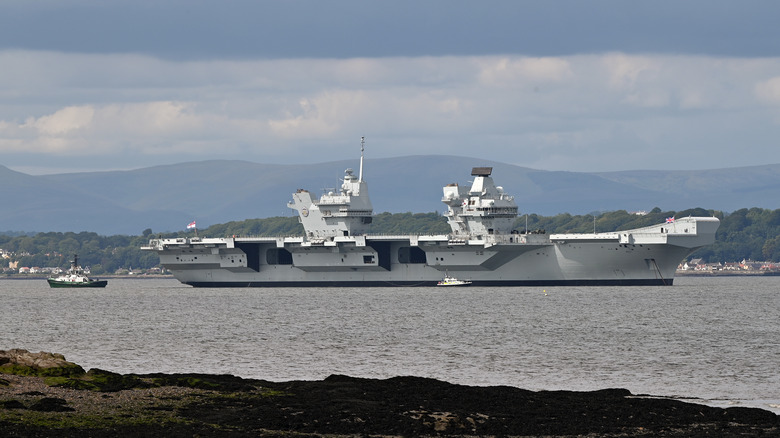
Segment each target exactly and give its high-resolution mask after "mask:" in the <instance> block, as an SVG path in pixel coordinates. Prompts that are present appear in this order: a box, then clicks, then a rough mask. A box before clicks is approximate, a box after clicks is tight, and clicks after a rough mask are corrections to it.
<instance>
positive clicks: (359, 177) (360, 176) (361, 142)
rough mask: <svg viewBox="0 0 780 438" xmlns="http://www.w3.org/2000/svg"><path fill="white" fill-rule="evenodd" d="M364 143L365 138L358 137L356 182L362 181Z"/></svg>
mask: <svg viewBox="0 0 780 438" xmlns="http://www.w3.org/2000/svg"><path fill="white" fill-rule="evenodd" d="M365 144H366V138H365V137H360V173H358V182H363V149H364V146H365Z"/></svg>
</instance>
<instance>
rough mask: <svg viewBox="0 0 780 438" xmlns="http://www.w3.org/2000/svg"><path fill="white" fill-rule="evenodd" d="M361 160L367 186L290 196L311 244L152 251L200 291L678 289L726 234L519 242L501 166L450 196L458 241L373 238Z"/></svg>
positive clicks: (164, 242) (192, 243)
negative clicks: (497, 176)
mask: <svg viewBox="0 0 780 438" xmlns="http://www.w3.org/2000/svg"><path fill="white" fill-rule="evenodd" d="M362 149H363V148H362V146H361V157H360V170H359V173H358V175H355V174H354V171H353V170H352V169H347V170H346V171H345V175H344V178H343V182H342V185H341V188H340V190H338V191H337V192H336V191H331V192H328V193H325V194H323V195H322V196H320V197H319V198H316V197H313V196H312V194H311V193H310V192H309V191H307V190H302V189H301V190H298V191H296V192H295V193H294V194H293V195H292V200H291V201H290V202H289V203H288V204H287V205H288V206H289V207H290V208H292V209H294V210H296V211H297V212H298V218H299V220H300V223H301V224H302V225H303V229H304V234H303V235H302V236H293V237H290V236H279V237H222V238H200V237H186V238H185V237H182V238H168V239H152V240H151V241H150V242H149V245H148V246H145V247H143V249H145V250H152V251H156V252H157V253H158V254H159V256H160V264H161V265H162V266H163V267H165V268H166V269H168V270H169V271H171V272H172V273H173V275H174V276H175V277H176V278H177V279H178V280H179V281H181V282H182V283H185V284H189V285H192V286H199V287H279V286H295V287H309V286H320V287H328V286H334V287H336V286H338V287H350V286H435V285H436V284H437V283H438V282H439V281H440V280H441V279H442V277H443V276H446V275H449V276H452V277H457V278H459V279H468V280H469V281H471V284H472V286H480V285H482V286H525V285H545V286H546V285H671V284H672V283H673V280H674V274H675V270H676V268H677V266H678V264H679V263H680V261H681V260H682V259H684V258H685V257H687V256H688V255H689V254H691V253H692V252H693V251H695V250H696V249H698V248H701V247H702V246H705V245H708V244H711V243H713V242H714V240H715V232H716V230H717V229H718V226H719V224H720V222H719V221H718V219H717V218H714V217H688V218H678V219H676V220H674V221H672V222H670V223H663V224H658V225H654V226H649V227H645V228H638V229H632V230H624V231H615V232H611V233H592V234H579V233H578V234H544V233H526V232H520V231H517V230H515V229H513V226H514V223H515V221H516V219H517V217H518V208H517V204H516V203H515V201H514V198H513V197H512V196H511V195H509V194H507V193H505V192H504V190H503V188H502V187H500V186H496V185H495V183H494V182H493V178H492V176H491V174H492V168H491V167H474V168H473V169H472V171H471V176H472V177H473V182H472V183H471V185H470V186H460V185H458V184H448V185H447V186H445V187H444V190H443V197H442V202H444V204H446V205H447V212H446V217H447V221H448V223H449V226H450V228H451V231H450V233H448V234H442V235H396V236H387V235H371V234H369V230H370V225H371V220H372V217H373V207H372V205H371V201H370V199H369V196H368V186H367V184H366V182H365V181H364V179H363V152H362Z"/></svg>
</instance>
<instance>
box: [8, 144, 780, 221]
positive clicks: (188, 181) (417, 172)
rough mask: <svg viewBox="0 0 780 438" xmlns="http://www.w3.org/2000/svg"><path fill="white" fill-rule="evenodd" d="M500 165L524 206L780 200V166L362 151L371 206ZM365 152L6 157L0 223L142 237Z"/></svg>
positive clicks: (277, 210) (209, 217)
mask: <svg viewBox="0 0 780 438" xmlns="http://www.w3.org/2000/svg"><path fill="white" fill-rule="evenodd" d="M478 166H490V167H493V178H494V180H495V181H496V184H497V185H500V186H503V187H504V191H505V192H507V193H509V194H512V195H514V197H515V201H516V202H517V204H518V206H519V209H520V212H521V213H520V214H525V213H536V214H540V215H545V216H548V215H555V214H559V213H571V214H587V213H593V212H603V211H614V210H627V211H640V210H647V211H649V210H651V209H653V208H654V207H659V208H661V209H662V210H665V211H667V210H684V209H689V208H694V207H701V208H705V209H713V210H720V211H724V212H730V211H734V210H737V209H740V208H751V207H760V208H768V209H777V208H780V164H768V165H762V166H752V167H738V168H727V169H712V170H692V171H663V170H635V171H620V172H594V173H587V172H563V171H545V170H535V169H530V168H526V167H520V166H515V165H510V164H503V163H499V162H494V161H487V160H481V159H474V158H467V157H456V156H438V155H418V156H406V157H397V158H381V159H366V160H365V168H364V174H363V176H364V179H365V180H366V182H367V183H368V186H369V193H370V196H371V201H372V203H373V206H374V212H375V213H381V212H390V213H402V212H413V213H422V212H433V211H439V212H443V211H444V210H445V207H444V204H442V203H441V197H442V187H443V186H444V185H446V184H448V183H455V182H457V183H459V184H460V185H466V184H468V183H469V181H470V180H471V176H470V174H471V168H472V167H478ZM358 167H359V160H358V159H353V160H344V161H332V162H326V163H318V164H297V165H280V164H261V163H253V162H247V161H227V160H215V161H200V162H189V163H181V164H174V165H165V166H154V167H147V168H142V169H136V170H127V171H105V172H82V173H62V174H53V175H35V176H34V175H28V174H25V173H21V172H17V171H14V170H11V169H8V168H7V167H4V166H0V206H1V207H0V231H28V232H33V231H75V232H80V231H92V232H96V233H98V234H102V235H113V234H128V235H138V234H141V232H142V231H143V230H145V229H148V228H151V229H152V230H153V231H154V232H165V231H176V230H181V229H184V227H185V226H186V225H187V224H188V223H190V222H192V221H193V220H194V221H196V222H197V225H198V228H205V227H207V226H209V225H213V224H217V223H225V222H230V221H241V220H244V219H251V218H265V217H272V216H289V215H292V214H293V213H292V211H291V210H290V209H288V208H287V201H288V200H290V199H291V194H292V193H294V192H295V191H296V190H297V189H301V188H303V189H307V190H309V191H311V192H312V193H314V194H319V193H321V192H322V191H325V190H329V189H330V190H332V189H336V188H338V187H339V186H340V185H341V181H340V178H341V177H343V175H344V170H345V169H346V168H353V169H354V170H355V174H357V173H358Z"/></svg>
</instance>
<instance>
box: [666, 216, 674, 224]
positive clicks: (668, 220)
mask: <svg viewBox="0 0 780 438" xmlns="http://www.w3.org/2000/svg"><path fill="white" fill-rule="evenodd" d="M672 222H674V216H672V217H668V218H666V223H667V224H671V223H672Z"/></svg>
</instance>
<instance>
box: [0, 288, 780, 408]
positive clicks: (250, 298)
mask: <svg viewBox="0 0 780 438" xmlns="http://www.w3.org/2000/svg"><path fill="white" fill-rule="evenodd" d="M675 282H676V284H675V286H673V287H547V288H542V287H512V288H481V287H468V288H355V289H336V288H322V289H296V288H279V289H257V288H252V289H194V288H191V287H188V286H183V285H181V284H179V283H178V282H177V281H176V280H140V279H138V280H132V279H112V280H110V281H109V284H108V287H106V288H105V289H74V290H64V289H51V288H49V287H48V285H47V283H46V281H44V280H0V303H2V305H0V327H2V329H0V349H3V350H5V349H10V348H24V349H27V350H30V351H50V352H57V353H62V354H64V355H65V357H66V358H67V359H68V360H70V361H73V362H76V363H78V364H79V365H81V366H83V367H84V368H85V369H89V368H100V369H105V370H110V371H115V372H119V373H152V372H165V373H173V372H197V373H227V374H233V375H237V376H241V377H249V378H258V379H267V380H275V381H284V380H313V379H322V378H324V377H327V376H328V375H330V374H346V375H350V376H358V377H376V378H387V377H392V376H399V375H414V376H424V377H433V378H437V379H440V380H444V381H448V382H452V383H461V384H467V385H509V386H515V387H520V388H525V389H532V390H542V389H549V390H552V389H570V390H594V389H601V388H615V387H619V388H627V389H629V390H631V391H632V392H633V393H634V394H651V395H658V396H666V397H674V398H681V399H687V398H694V399H696V400H695V401H697V402H700V403H706V404H711V405H717V406H733V405H739V406H757V407H762V408H764V409H767V410H772V411H773V412H776V413H780V367H779V364H780V362H779V361H778V358H780V277H771V278H755V277H744V278H742V277H740V278H737V277H725V278H688V277H681V278H677V279H676V280H675Z"/></svg>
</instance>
